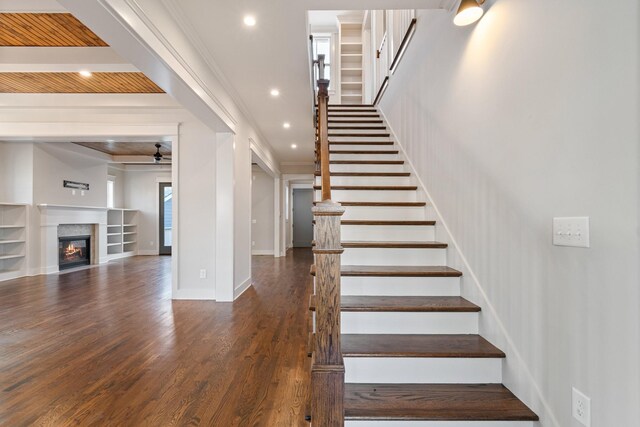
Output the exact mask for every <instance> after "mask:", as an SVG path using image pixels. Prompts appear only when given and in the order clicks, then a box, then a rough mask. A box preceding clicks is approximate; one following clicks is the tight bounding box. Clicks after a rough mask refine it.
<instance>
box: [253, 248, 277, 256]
mask: <svg viewBox="0 0 640 427" xmlns="http://www.w3.org/2000/svg"><path fill="white" fill-rule="evenodd" d="M273 254H274V252H273V250H271V249H254V250H252V251H251V255H273Z"/></svg>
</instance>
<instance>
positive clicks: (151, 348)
mask: <svg viewBox="0 0 640 427" xmlns="http://www.w3.org/2000/svg"><path fill="white" fill-rule="evenodd" d="M311 263H312V254H311V251H310V250H308V249H295V250H293V251H290V252H289V254H288V255H287V257H285V258H278V259H274V258H273V257H254V261H253V273H254V274H253V277H254V286H253V287H251V288H249V289H248V290H247V291H246V292H245V293H244V294H243V295H242V296H241V297H240V299H239V300H238V301H236V302H235V303H233V304H231V303H216V302H212V301H171V299H170V298H171V268H170V258H168V257H135V258H130V259H125V260H121V261H116V262H112V263H109V264H108V265H105V266H100V267H96V268H91V269H87V270H82V271H78V272H73V273H68V274H62V275H51V276H37V277H31V278H24V279H17V280H12V281H8V282H2V283H0V425H3V426H4V425H7V426H27V425H42V426H67V425H82V426H84V425H100V426H107V425H108V426H169V425H170V426H183V425H190V426H283V427H284V426H286V427H291V426H304V425H306V423H305V421H304V415H305V414H304V412H305V409H304V408H305V404H306V401H307V393H308V378H309V366H308V359H307V352H306V340H307V316H308V313H307V310H306V305H307V301H308V298H309V290H310V286H305V284H306V283H307V281H308V280H309V275H308V272H309V265H310V264H311Z"/></svg>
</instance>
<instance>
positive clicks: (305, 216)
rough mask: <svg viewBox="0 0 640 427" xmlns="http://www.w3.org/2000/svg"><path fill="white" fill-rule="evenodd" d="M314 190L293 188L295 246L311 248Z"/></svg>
mask: <svg viewBox="0 0 640 427" xmlns="http://www.w3.org/2000/svg"><path fill="white" fill-rule="evenodd" d="M312 207H313V190H311V189H306V188H304V189H302V188H294V189H293V206H292V210H293V224H292V225H293V247H294V248H310V247H311V241H312V240H313V213H312V212H311V208H312Z"/></svg>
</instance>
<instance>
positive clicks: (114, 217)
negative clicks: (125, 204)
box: [107, 209, 138, 259]
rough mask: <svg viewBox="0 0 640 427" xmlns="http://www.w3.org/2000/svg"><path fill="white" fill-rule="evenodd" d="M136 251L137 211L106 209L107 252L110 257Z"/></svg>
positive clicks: (130, 254) (130, 253)
mask: <svg viewBox="0 0 640 427" xmlns="http://www.w3.org/2000/svg"><path fill="white" fill-rule="evenodd" d="M137 253H138V211H137V210H133V209H109V210H108V211H107V254H108V256H109V258H110V259H115V258H122V257H126V256H133V255H136V254H137Z"/></svg>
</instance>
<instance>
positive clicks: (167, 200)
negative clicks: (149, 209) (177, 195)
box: [158, 182, 173, 255]
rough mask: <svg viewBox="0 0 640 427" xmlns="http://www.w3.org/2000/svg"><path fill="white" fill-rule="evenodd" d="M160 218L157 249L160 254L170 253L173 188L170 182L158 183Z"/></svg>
mask: <svg viewBox="0 0 640 427" xmlns="http://www.w3.org/2000/svg"><path fill="white" fill-rule="evenodd" d="M158 188H159V191H160V194H159V196H160V197H159V200H160V210H159V212H160V218H159V220H158V224H159V226H160V230H159V236H160V237H159V239H158V243H159V251H158V253H159V254H160V255H171V241H172V234H173V233H172V232H173V216H172V206H173V189H172V187H171V183H170V182H161V183H159V187H158Z"/></svg>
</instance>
